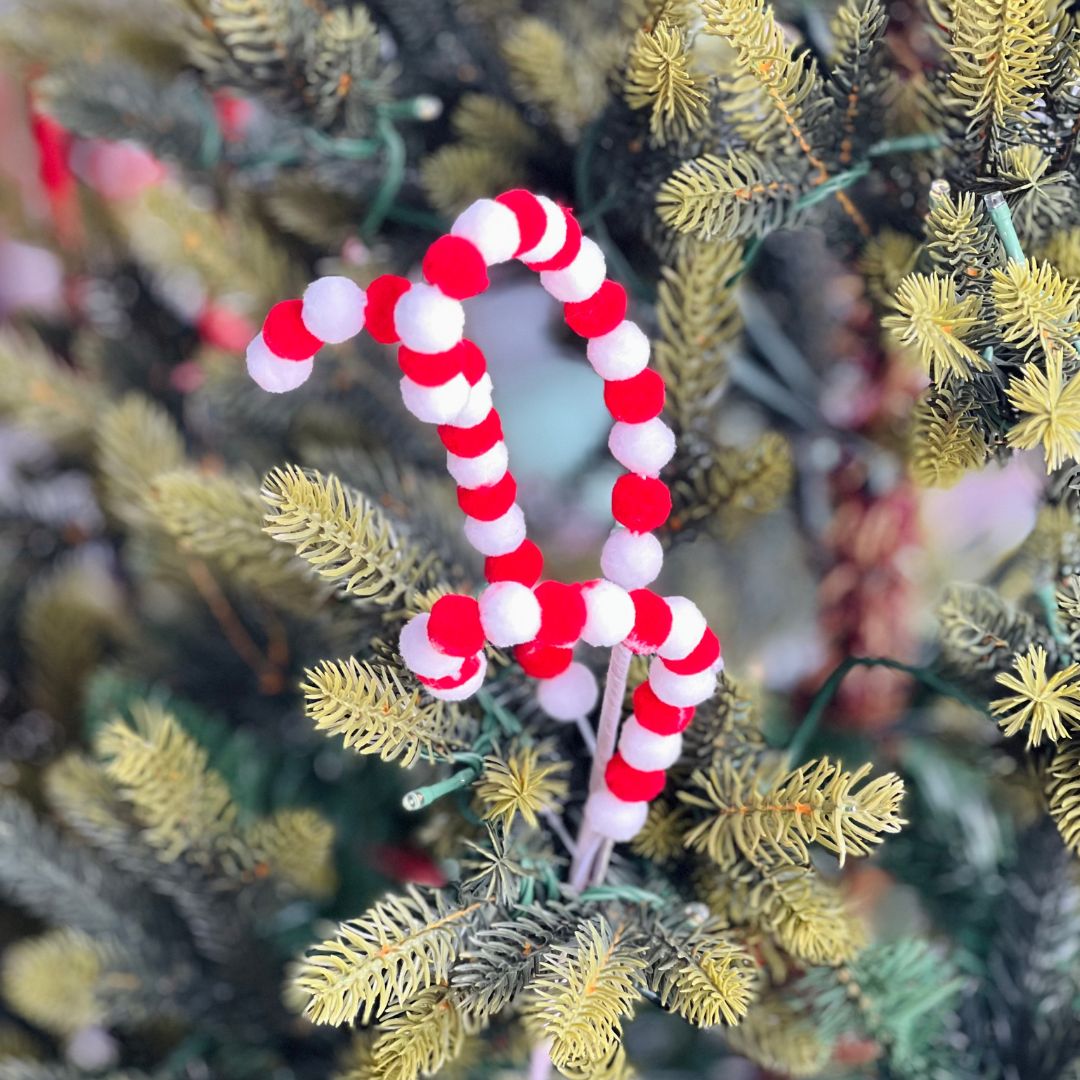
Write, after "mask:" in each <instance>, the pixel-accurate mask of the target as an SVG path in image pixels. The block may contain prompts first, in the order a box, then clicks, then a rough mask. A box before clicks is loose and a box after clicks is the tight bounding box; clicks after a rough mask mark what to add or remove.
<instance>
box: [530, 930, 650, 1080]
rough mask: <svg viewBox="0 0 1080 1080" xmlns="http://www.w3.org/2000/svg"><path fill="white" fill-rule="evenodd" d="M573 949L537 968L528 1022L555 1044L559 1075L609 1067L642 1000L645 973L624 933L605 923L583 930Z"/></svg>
mask: <svg viewBox="0 0 1080 1080" xmlns="http://www.w3.org/2000/svg"><path fill="white" fill-rule="evenodd" d="M574 938H575V940H574V942H573V944H566V945H556V946H554V947H553V948H552V949H551V950H550V951H549V952H548V953H547V954H546V955H545V956H544V958H543V959H542V960H541V962H540V965H539V967H538V968H537V974H536V978H535V979H534V981H533V983H532V986H531V992H530V996H529V1000H528V1002H527V1004H526V1006H525V1022H526V1024H527V1025H528V1027H529V1028H530V1029H531V1030H532V1031H533V1032H534V1033H535V1035H536V1037H537V1038H539V1039H545V1038H546V1039H550V1040H551V1060H552V1062H553V1063H554V1065H555V1067H556V1068H557V1069H560V1070H563V1069H566V1068H568V1067H569V1068H579V1069H583V1068H588V1067H592V1066H596V1065H601V1064H603V1063H604V1062H606V1061H607V1060H608V1059H609V1058H610V1057H611V1056H612V1054H613V1053H614V1052H615V1050H616V1049H617V1047H618V1043H619V1040H620V1036H621V1034H622V1020H623V1018H624V1017H628V1016H629V1015H630V1014H631V1012H632V1010H633V1007H634V1005H635V1003H636V1002H637V1001H638V1000H640V997H641V984H642V973H643V970H644V967H645V961H644V960H643V958H642V956H641V954H640V950H639V949H638V948H637V947H636V946H633V945H631V944H629V942H628V941H627V940H626V937H625V934H624V931H623V930H621V929H619V928H612V927H611V926H610V925H609V924H608V923H607V921H606V920H605V919H603V918H599V919H597V920H594V921H590V922H587V923H585V924H583V925H582V926H581V927H580V928H579V929H578V930H577V931H576V933H575V935H574Z"/></svg>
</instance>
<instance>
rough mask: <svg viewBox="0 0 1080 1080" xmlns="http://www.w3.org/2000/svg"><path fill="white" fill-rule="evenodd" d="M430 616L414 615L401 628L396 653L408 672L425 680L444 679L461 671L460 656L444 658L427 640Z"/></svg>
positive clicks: (422, 613)
mask: <svg viewBox="0 0 1080 1080" xmlns="http://www.w3.org/2000/svg"><path fill="white" fill-rule="evenodd" d="M430 618H431V616H430V615H428V613H427V612H426V611H424V612H421V614H419V615H414V616H413V617H412V618H411V619H410V620H409V621H408V622H407V623H406V624H405V625H404V627H402V630H401V634H400V636H399V637H398V651H399V652H400V653H401V658H402V660H404V661H405V664H406V665H407V666H408V668H409V670H410V671H411V672H413V673H414V674H416V675H423V676H424V678H425V679H445V678H446V676H447V675H455V674H457V673H458V672H459V671H460V670H461V663H462V661H461V657H460V656H446V655H445V654H444V653H441V652H439V650H438V649H436V648H435V646H434V645H432V644H431V642H430V641H429V640H428V633H427V624H428V619H430Z"/></svg>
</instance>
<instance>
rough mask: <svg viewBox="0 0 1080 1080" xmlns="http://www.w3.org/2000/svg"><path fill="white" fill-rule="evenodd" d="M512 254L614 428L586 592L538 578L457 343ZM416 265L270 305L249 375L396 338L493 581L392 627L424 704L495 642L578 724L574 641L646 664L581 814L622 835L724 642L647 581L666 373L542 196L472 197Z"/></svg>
mask: <svg viewBox="0 0 1080 1080" xmlns="http://www.w3.org/2000/svg"><path fill="white" fill-rule="evenodd" d="M515 258H516V259H518V260H519V261H521V262H523V263H525V265H526V266H528V267H530V269H533V270H535V271H537V272H538V273H539V275H540V283H541V285H542V286H543V287H544V289H545V290H546V291H547V292H548V293H550V294H551V295H552V296H553V297H555V299H557V300H559V301H560V302H561V303H562V304H563V314H564V318H565V320H566V324H567V326H569V327H570V329H571V330H572V331H574V332H575V333H576V334H578V335H579V336H581V337H583V338H585V339H586V340H587V346H586V355H587V356H588V359H589V362H590V364H592V366H593V368H594V370H595V371H596V372H597V374H598V375H600V377H601V378H602V379H603V380H604V401H605V403H606V405H607V408H608V411H609V412H610V413H611V415H612V417H613V419H614V420H615V424H614V426H613V427H612V430H611V436H610V438H609V440H608V446H609V448H610V450H611V453H612V455H613V457H614V458H615V459H616V460H617V461H618V462H619V464H620V465H622V466H623V467H624V468H625V469H626V470H627V471H626V473H624V474H623V475H622V476H620V477H619V479H618V480H617V481H616V483H615V486H614V489H613V491H612V496H611V508H612V514H613V516H614V518H615V521H616V522H617V523H618V524H617V526H616V528H615V529H614V531H613V532H612V533H611V535H610V536H609V537H608V539H607V541H606V542H605V544H604V547H603V551H602V553H601V557H600V566H601V570H602V573H603V575H604V576H603V577H602V578H599V579H597V580H595V581H588V582H584V583H578V584H571V585H568V584H565V583H563V582H558V581H543V582H541V581H540V578H541V576H542V574H543V566H544V559H543V555H542V553H541V552H540V549H539V548H538V547H537V546H536V545H535V544H534V543H533V542H532V541H531V540H529V539H528V538H527V536H526V526H525V515H524V513H523V511H522V509H521V507H520V506H519V505H518V503H517V483H516V481H515V480H514V476H513V473H511V472H510V469H509V457H508V454H507V450H506V443H505V442H504V441H503V430H502V422H501V420H500V417H499V413H498V410H497V409H496V408H495V407H494V405H493V404H492V398H491V389H492V385H491V377H490V376H489V375H488V372H487V362H486V360H485V359H484V355H483V353H482V352H481V351H480V349H479V348H478V347H477V346H476V345H475V344H474V343H473V342H471V341H469V340H468V339H467V338H465V337H464V336H463V334H464V328H465V310H464V307H463V305H462V301H464V300H467V299H469V298H470V297H473V296H476V295H478V294H479V293H481V292H483V291H484V290H485V289H486V288H487V286H488V268H489V267H490V266H493V265H495V264H497V263H501V262H506V261H508V260H509V259H515ZM422 271H423V278H424V280H423V281H415V282H414V281H409V280H407V279H406V278H402V277H397V276H394V275H384V276H382V277H380V278H377V279H376V280H375V281H373V282H372V283H371V285H370V286H369V287H368V289H367V290H366V292H365V291H363V290H361V289H360V288H359V287H358V286H357V285H355V284H354V283H353V282H351V281H349V280H348V279H346V278H322V279H320V280H318V281H316V282H314V283H313V284H312V285H310V286H309V287H308V289H307V291H306V292H305V294H304V297H303V299H302V300H287V301H284V302H283V303H280V304H277V305H275V307H274V308H272V309H271V311H270V313H269V314H268V316H267V318H266V322H265V323H264V325H263V329H262V332H261V333H260V334H259V335H258V336H257V337H256V338H255V340H254V341H253V342H252V343H251V345H250V346H249V348H248V357H247V358H248V370H249V371H250V373H251V375H252V377H253V378H254V379H255V380H256V382H258V383H259V385H260V386H262V387H264V388H265V389H267V390H270V391H272V392H281V391H284V390H290V389H293V388H294V387H296V386H298V385H300V384H301V383H302V382H303V381H304V380H305V379H306V378H307V377H308V375H309V374H310V372H311V368H312V361H313V358H314V356H315V353H316V352H317V351H318V350H319V348H320V347H321V346H322V345H323V344H324V343H326V342H335V343H336V342H341V341H345V340H347V339H348V338H349V337H352V336H353V335H355V334H357V333H359V331H360V330H361V329H362V328H363V327H364V326H366V327H367V329H368V331H369V333H371V335H372V336H373V337H374V338H375V339H376V340H377V341H380V342H383V343H384V344H397V345H398V364H399V366H400V368H401V372H402V379H401V394H402V398H403V400H404V402H405V405H406V407H407V408H408V409H409V411H410V412H411V413H413V415H414V416H416V417H417V418H418V419H419V420H421V421H423V422H424V423H428V424H435V425H437V430H438V435H439V438H440V439H441V441H442V443H443V445H444V446H445V447H446V465H447V469H448V470H449V472H450V475H451V476H452V477H453V478H454V480H455V482H456V483H457V485H458V504H459V505H460V507H461V509H462V512H463V513H464V515H465V535H466V537H467V538H468V540H469V542H470V543H471V544H472V546H473V547H474V548H476V550H477V551H478V552H480V554H482V555H484V556H485V577H486V578H487V581H488V585H487V587H486V588H485V589H484V590H483V592H481V594H480V596H479V597H477V598H474V597H470V596H460V595H453V596H445V597H442V598H440V599H439V600H438V601H436V603H435V604H434V605H433V606H432V609H431V612H430V613H424V614H422V615H417V616H415V617H414V618H412V619H411V620H410V621H409V623H408V624H407V625H406V626H405V628H404V630H403V631H402V633H401V638H400V650H401V655H402V657H403V659H404V661H405V663H406V664H407V665H408V667H409V668H410V669H411V670H412V671H413V673H414V674H415V675H416V677H417V679H418V680H419V681H420V682H421V683H422V684H423V685H424V687H425V688H426V689H427V691H428V692H429V693H430V694H432V696H434V697H438V698H441V699H443V700H446V701H461V700H464V699H465V698H467V697H470V696H471V695H472V694H474V693H475V692H476V691H477V690H478V689H479V688H480V686H481V685H482V683H483V680H484V674H485V670H486V661H485V656H484V649H485V647H486V645H488V644H491V645H495V646H497V647H499V648H504V649H506V648H513V650H514V656H515V658H516V659H517V661H518V663H519V664H520V665H521V667H522V668H523V670H524V671H525V672H526V674H528V675H530V676H532V677H533V678H534V679H536V680H537V682H538V684H539V686H538V698H539V702H540V705H541V706H542V708H543V709H544V710H545V712H547V713H548V715H550V716H551V717H553V718H554V719H556V720H560V721H572V720H577V719H579V718H581V717H584V716H586V715H588V714H589V713H590V712H591V711H592V709H593V708H594V707H595V705H596V703H597V699H598V697H599V689H598V687H597V683H596V679H595V677H594V676H593V674H592V671H591V670H590V669H589V668H588V667H586V666H585V665H584V664H582V663H579V662H577V661H575V660H574V658H573V650H574V647H575V646H576V645H577V643H578V642H579V641H585V642H586V643H587V644H589V645H595V646H604V647H611V646H616V645H622V646H624V647H625V648H627V649H629V650H630V651H631V652H633V653H636V654H639V655H647V656H652V657H653V660H652V662H651V664H650V667H649V677H648V681H647V682H646V683H644V684H643V685H642V686H640V687H639V688H638V689H637V690H636V691H635V693H634V709H633V716H632V717H631V718H630V719H629V720H628V721H627V722H626V723H625V724H624V725H623V727H622V732H621V735H620V738H619V743H618V748H617V750H616V752H615V753H614V755H613V756H612V758H611V760H610V761H609V762H608V764H607V768H606V771H605V774H604V784H603V786H602V787H601V788H599V789H598V790H595V791H593V792H592V793H591V794H590V796H589V798H588V801H587V803H586V808H585V814H586V820H587V822H588V824H589V825H590V827H591V828H592V829H593V830H594V831H595V832H597V833H599V834H601V835H603V836H606V837H608V838H610V839H612V840H617V841H623V840H628V839H630V838H631V837H632V836H634V834H635V833H637V831H638V830H639V829H640V828H641V826H642V825H643V824H644V821H645V816H646V813H647V810H648V803H649V801H650V800H652V799H654V798H655V797H656V796H657V795H659V794H660V792H661V790H662V789H663V787H664V781H665V770H666V769H667V768H668V767H669V766H671V765H672V764H673V763H674V762H675V761H676V760H677V759H678V757H679V753H680V750H681V745H682V734H681V733H682V731H683V730H684V729H685V728H686V726H687V725H688V724H689V723H690V721H691V719H692V718H693V715H694V707H695V706H696V705H698V704H699V703H701V702H703V701H705V700H706V699H707V698H709V697H710V696H711V695H712V693H713V692H714V690H715V688H716V676H717V673H718V672H719V671H720V670H721V668H722V667H723V661H722V659H721V656H720V642H719V640H718V638H717V637H716V635H715V634H714V633H713V632H712V630H710V629H709V628H708V626H707V625H706V623H705V619H704V617H703V616H702V614H701V612H700V611H699V610H698V608H697V607H696V605H694V604H693V603H692V602H691V601H690V600H688V599H686V598H685V597H682V596H671V597H662V596H659V595H657V594H656V593H655V592H653V591H652V590H651V589H649V588H648V586H649V585H650V584H651V583H652V582H653V581H654V580H655V579H656V577H657V575H658V574H659V573H660V569H661V566H662V564H663V550H662V548H661V546H660V542H659V540H657V538H656V536H655V535H654V532H655V530H656V529H658V528H660V527H661V526H662V525H663V524H664V523H665V522H666V521H667V519H668V516H669V515H670V513H671V493H670V491H669V489H668V486H667V484H665V483H664V481H663V480H661V479H660V476H659V474H660V471H661V470H662V469H663V467H664V466H665V465H666V464H667V463H668V462H669V461H670V460H671V457H672V455H673V454H674V452H675V436H674V434H673V432H672V431H671V429H670V428H669V427H668V426H667V425H666V424H665V423H664V422H663V420H661V419H660V414H661V412H662V411H663V407H664V380H663V378H662V377H661V376H660V374H659V373H658V372H656V371H655V370H654V369H652V368H650V367H649V366H648V364H649V340H648V338H647V337H646V336H645V334H644V333H642V331H641V329H640V328H639V327H638V326H637V325H636V324H635V323H633V322H631V321H630V320H628V319H627V318H626V306H627V297H626V292H625V290H624V289H623V287H622V286H621V285H619V284H618V283H617V282H614V281H611V280H610V279H608V278H607V277H606V276H605V262H604V255H603V252H602V251H601V250H600V248H599V247H598V246H597V245H596V244H595V243H594V242H593V241H592V240H590V239H589V238H588V237H586V236H583V235H582V232H581V228H580V226H579V225H578V224H577V222H576V221H575V220H574V216H573V214H572V213H571V212H570V211H569V210H568V209H566V208H564V207H560V206H558V205H557V204H556V203H554V202H552V201H551V200H550V199H548V198H546V197H545V196H543V195H539V196H537V195H533V194H531V193H529V192H527V191H523V190H516V191H508V192H506V193H505V194H503V195H500V196H499V197H498V198H495V199H479V200H478V201H477V202H475V203H473V204H472V205H471V206H470V207H469V208H468V209H467V210H465V211H464V212H463V213H462V214H460V215H459V217H458V218H457V220H456V221H455V222H454V224H453V226H452V228H451V230H450V233H449V235H447V236H443V237H440V238H439V239H438V240H436V241H435V242H434V243H433V244H432V245H431V247H430V248H429V249H428V251H427V254H426V255H425V256H424V260H423V264H422Z"/></svg>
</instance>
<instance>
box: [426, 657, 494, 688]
mask: <svg viewBox="0 0 1080 1080" xmlns="http://www.w3.org/2000/svg"><path fill="white" fill-rule="evenodd" d="M479 670H480V657H478V656H470V657H469V658H468V659H467V660H465V661H464V662H463V663H462V665H461V671H459V672H458V674H457V675H444V676H443V677H442V678H441V679H428V678H425V677H424V676H423V675H417V676H416V680H417V682H420V683H423V685H424V686H430V687H431V689H432V690H454V689H456V688H457V687H459V686H464V685H465V684H466V683H467V682H468V681H469V680H470V679H471V678H472V677H473V676H474V675H475V674H476V673H477V672H478V671H479Z"/></svg>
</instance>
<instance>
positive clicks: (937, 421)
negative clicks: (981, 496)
mask: <svg viewBox="0 0 1080 1080" xmlns="http://www.w3.org/2000/svg"><path fill="white" fill-rule="evenodd" d="M909 440H910V446H911V451H910V460H909V469H910V472H911V476H912V479H913V480H914V481H915V483H916V484H918V485H919V487H937V488H950V487H953V486H954V485H955V484H957V483H959V482H960V480H961V479H962V478H963V476H964V474H965V473H966V472H968V470H970V469H978V468H980V467H981V466H982V465H983V464H985V462H986V459H987V457H988V456H989V453H990V448H989V447H988V446H987V444H986V437H985V436H984V435H983V433H982V431H981V430H980V428H979V426H978V423H977V421H976V418H975V417H974V416H972V415H971V413H970V412H967V411H965V410H964V409H963V407H962V406H961V405H960V404H959V402H958V400H957V395H956V394H955V393H953V391H952V390H951V389H949V388H947V387H939V388H936V389H929V390H926V391H924V392H923V395H922V397H921V398H920V399H919V401H918V402H917V403H916V405H915V412H914V415H913V416H912V423H911V433H910V435H909Z"/></svg>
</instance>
